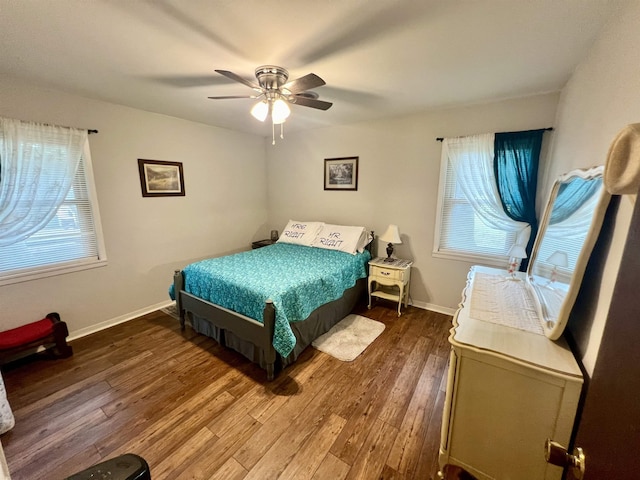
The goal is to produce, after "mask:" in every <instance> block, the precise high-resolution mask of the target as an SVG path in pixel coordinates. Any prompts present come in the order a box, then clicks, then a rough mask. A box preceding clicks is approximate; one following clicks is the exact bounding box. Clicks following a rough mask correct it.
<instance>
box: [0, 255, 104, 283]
mask: <svg viewBox="0 0 640 480" xmlns="http://www.w3.org/2000/svg"><path fill="white" fill-rule="evenodd" d="M106 266H107V259H106V258H105V259H102V260H91V261H84V262H82V263H78V262H76V263H70V264H66V265H56V266H49V267H43V268H37V269H31V270H29V271H23V272H19V273H13V274H7V275H0V286H3V285H12V284H14V283H22V282H30V281H32V280H38V279H40V278H46V277H54V276H56V275H64V274H66V273H72V272H79V271H82V270H89V269H92V268H99V267H106Z"/></svg>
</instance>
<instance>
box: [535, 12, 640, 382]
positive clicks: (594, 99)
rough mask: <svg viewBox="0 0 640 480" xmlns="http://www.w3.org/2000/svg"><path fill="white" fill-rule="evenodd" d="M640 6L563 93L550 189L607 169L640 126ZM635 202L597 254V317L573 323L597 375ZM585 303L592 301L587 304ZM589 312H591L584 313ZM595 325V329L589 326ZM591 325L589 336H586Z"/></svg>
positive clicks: (612, 24)
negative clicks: (619, 145) (559, 181)
mask: <svg viewBox="0 0 640 480" xmlns="http://www.w3.org/2000/svg"><path fill="white" fill-rule="evenodd" d="M639 26H640V2H629V3H628V4H627V6H626V7H625V8H624V9H623V10H621V11H619V12H618V13H617V14H616V15H615V16H614V17H612V18H611V19H610V21H609V22H608V24H607V26H606V27H605V28H604V29H603V31H602V32H601V34H600V35H599V37H598V39H597V40H596V42H595V44H594V46H593V47H592V49H591V50H590V52H589V55H588V56H587V58H586V59H585V60H584V61H583V62H581V64H580V65H579V66H578V68H577V69H576V71H575V72H574V74H573V76H572V78H571V80H570V81H569V82H568V84H567V85H566V87H565V88H564V89H563V92H562V96H561V99H560V104H559V107H558V117H557V120H556V125H557V134H556V136H555V139H554V143H553V146H552V149H551V162H550V163H549V164H548V170H547V172H546V178H547V180H546V183H547V188H549V185H550V183H551V182H552V180H553V178H555V176H557V175H558V174H560V173H563V172H565V171H568V170H571V169H572V168H577V167H584V166H589V165H598V164H604V163H605V160H606V156H607V152H608V149H609V146H610V144H611V141H612V140H613V138H614V137H615V136H616V134H617V133H618V132H619V131H620V130H621V129H622V128H623V127H624V126H626V125H627V124H630V123H638V122H640V89H639V87H640V49H639V48H638V46H639V45H640V28H638V27H639ZM631 212H632V202H631V201H630V198H629V197H626V198H623V199H621V202H620V208H619V210H618V213H617V217H616V219H615V229H614V231H613V232H611V236H612V241H611V248H610V249H609V250H608V251H605V252H597V253H598V254H600V255H603V256H606V261H605V262H604V268H603V271H602V276H601V278H593V277H591V278H585V280H584V282H585V283H592V284H595V285H587V287H592V290H594V291H597V292H598V295H597V298H593V299H591V300H592V301H593V307H592V315H593V318H585V319H572V323H570V324H569V327H570V329H573V330H574V334H575V335H576V336H579V337H581V338H585V339H586V340H585V343H586V345H585V346H583V348H584V350H585V353H584V357H583V363H584V365H585V367H586V369H587V371H588V372H589V373H592V372H593V366H594V364H595V360H596V355H597V352H598V346H599V344H600V340H601V338H602V331H603V328H604V324H605V321H606V315H607V313H608V309H609V304H610V301H611V294H612V291H613V286H614V282H615V278H616V275H617V272H618V268H619V265H620V257H621V255H622V248H623V246H624V240H625V238H626V235H627V231H628V228H629V221H630V218H631ZM583 300H585V301H586V300H588V299H584V298H583ZM582 310H588V309H582ZM589 325H590V327H589ZM585 326H587V328H590V330H589V331H588V332H584V331H580V332H578V331H577V330H578V329H584V328H585Z"/></svg>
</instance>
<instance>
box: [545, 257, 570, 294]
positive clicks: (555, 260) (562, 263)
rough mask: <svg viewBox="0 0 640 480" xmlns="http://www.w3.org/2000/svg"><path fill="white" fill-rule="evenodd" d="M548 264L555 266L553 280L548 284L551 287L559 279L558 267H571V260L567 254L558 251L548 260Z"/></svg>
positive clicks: (552, 273)
mask: <svg viewBox="0 0 640 480" xmlns="http://www.w3.org/2000/svg"><path fill="white" fill-rule="evenodd" d="M547 262H548V263H550V264H551V265H553V268H552V269H551V280H549V283H548V284H547V285H549V286H551V285H553V284H554V283H555V281H556V280H557V279H558V267H564V268H566V267H567V266H568V265H569V258H568V257H567V252H563V251H562V250H556V251H555V252H553V253H552V254H551V255H550V256H549V258H547Z"/></svg>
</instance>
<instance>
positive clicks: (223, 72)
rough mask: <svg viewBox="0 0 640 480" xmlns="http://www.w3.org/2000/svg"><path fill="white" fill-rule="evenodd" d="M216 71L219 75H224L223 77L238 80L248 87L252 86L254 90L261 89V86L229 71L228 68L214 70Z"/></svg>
mask: <svg viewBox="0 0 640 480" xmlns="http://www.w3.org/2000/svg"><path fill="white" fill-rule="evenodd" d="M216 72H218V73H219V74H220V75H224V76H225V77H227V78H230V79H231V80H233V81H236V82H240V83H242V84H244V85H246V86H247V87H249V88H253V89H254V90H257V91H261V88H260V86H259V85H257V84H255V83H252V82H250V81H249V80H247V79H245V78H242V77H241V76H240V75H236V74H235V73H233V72H230V71H229V70H216Z"/></svg>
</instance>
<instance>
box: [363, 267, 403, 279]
mask: <svg viewBox="0 0 640 480" xmlns="http://www.w3.org/2000/svg"><path fill="white" fill-rule="evenodd" d="M371 270H372V271H371V274H372V275H373V276H375V277H379V278H382V279H385V278H386V279H389V280H399V281H401V282H404V274H405V272H406V270H398V269H396V268H384V267H378V266H373V268H372V269H371Z"/></svg>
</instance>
